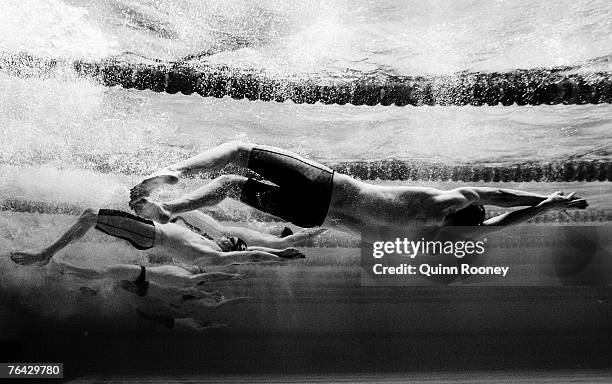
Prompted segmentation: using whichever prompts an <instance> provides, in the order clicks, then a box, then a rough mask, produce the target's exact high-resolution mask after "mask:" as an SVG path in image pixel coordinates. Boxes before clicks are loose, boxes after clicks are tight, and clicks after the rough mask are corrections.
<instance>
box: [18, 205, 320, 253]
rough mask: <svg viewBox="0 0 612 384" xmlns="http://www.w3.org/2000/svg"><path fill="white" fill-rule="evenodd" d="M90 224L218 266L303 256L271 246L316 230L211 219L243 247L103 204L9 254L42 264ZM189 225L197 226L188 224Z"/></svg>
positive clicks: (227, 238) (143, 246)
mask: <svg viewBox="0 0 612 384" xmlns="http://www.w3.org/2000/svg"><path fill="white" fill-rule="evenodd" d="M204 217H206V215H204ZM177 221H178V220H177ZM213 223H215V222H214V220H212V218H209V220H208V225H209V226H211V225H213ZM94 227H95V228H96V229H98V230H100V231H101V232H104V233H106V234H108V235H111V236H114V237H118V238H121V239H124V240H127V241H128V242H130V244H132V246H134V247H135V248H136V249H140V250H146V249H151V248H156V249H158V250H165V251H167V252H168V253H169V254H172V255H173V256H177V257H179V258H181V259H182V261H183V262H186V263H189V264H195V265H202V264H204V265H210V264H218V265H223V264H231V263H240V262H253V261H278V260H281V259H293V258H303V257H304V255H303V254H302V253H300V252H299V251H298V250H297V249H295V248H284V249H278V248H274V246H278V245H288V244H291V243H296V242H300V241H303V240H305V239H308V238H310V237H312V236H316V235H317V234H319V233H320V232H321V231H313V230H308V231H300V232H298V233H296V234H292V235H289V236H286V237H284V238H282V239H281V238H277V240H274V239H272V237H273V236H272V235H269V234H264V233H260V232H257V231H254V230H251V229H247V228H240V227H223V226H221V225H220V224H219V223H216V229H217V230H219V231H221V232H222V231H224V230H227V232H229V233H232V234H234V235H238V234H241V235H244V237H245V238H248V239H249V240H250V241H252V242H253V243H255V244H254V245H251V246H247V244H246V242H245V241H244V240H243V239H241V238H239V237H237V236H232V235H229V236H228V235H223V236H221V237H219V238H217V239H216V240H213V239H212V238H210V236H206V234H205V233H196V232H194V231H192V230H190V229H189V228H186V227H184V226H182V225H179V224H177V223H167V224H159V223H154V222H153V221H151V220H149V219H143V218H142V217H137V216H134V215H131V214H129V213H126V212H121V211H116V210H108V209H100V210H99V211H98V212H96V211H94V210H93V209H87V210H85V211H84V212H83V213H82V214H81V216H80V217H79V218H78V219H77V221H76V222H75V223H74V224H73V225H72V227H70V228H69V229H68V231H66V232H65V233H64V234H63V235H62V236H60V238H59V239H58V240H56V241H55V242H54V243H53V244H51V245H49V246H48V247H46V248H44V249H43V250H41V251H38V252H13V253H11V259H12V260H13V261H14V262H16V263H18V264H21V265H26V264H34V263H36V264H38V265H46V264H47V263H49V261H50V260H51V258H52V257H53V256H54V255H55V254H56V253H57V252H59V251H60V250H61V249H63V248H64V247H66V246H67V245H68V244H70V243H72V242H74V241H76V240H78V239H80V238H82V237H83V236H84V235H85V234H86V233H87V232H88V231H89V230H90V229H91V228H94ZM191 228H192V229H196V230H197V228H195V227H193V226H192V227H191ZM257 244H261V246H259V245H257Z"/></svg>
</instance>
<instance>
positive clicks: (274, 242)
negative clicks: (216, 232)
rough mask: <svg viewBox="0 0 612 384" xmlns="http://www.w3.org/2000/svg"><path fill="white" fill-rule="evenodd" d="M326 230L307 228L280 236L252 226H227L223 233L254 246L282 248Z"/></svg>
mask: <svg viewBox="0 0 612 384" xmlns="http://www.w3.org/2000/svg"><path fill="white" fill-rule="evenodd" d="M326 230H327V229H325V228H307V229H302V230H300V231H299V232H296V233H294V234H292V235H289V236H286V237H278V236H274V235H272V234H269V233H262V232H259V231H256V230H253V229H250V228H243V227H225V228H224V229H223V233H224V234H226V235H229V236H235V237H239V238H241V239H242V240H244V241H245V242H246V243H247V244H249V245H252V246H256V247H266V248H271V249H276V250H280V249H284V248H288V247H291V246H293V245H295V244H298V243H301V242H303V241H306V240H308V239H311V238H313V237H315V236H318V235H320V234H321V233H323V232H325V231H326Z"/></svg>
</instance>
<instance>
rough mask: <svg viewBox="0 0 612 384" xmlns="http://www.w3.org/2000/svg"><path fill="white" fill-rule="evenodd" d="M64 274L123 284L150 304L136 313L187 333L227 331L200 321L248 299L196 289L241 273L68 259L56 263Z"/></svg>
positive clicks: (139, 304) (146, 303)
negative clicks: (89, 264) (100, 266)
mask: <svg viewBox="0 0 612 384" xmlns="http://www.w3.org/2000/svg"><path fill="white" fill-rule="evenodd" d="M56 264H57V266H58V267H59V268H60V271H61V273H62V274H69V275H73V276H76V277H78V278H81V279H86V280H96V279H112V280H116V281H118V282H119V286H120V287H121V288H123V289H124V290H126V291H128V292H130V293H133V294H135V295H137V296H138V297H141V298H145V297H146V298H147V299H148V301H146V302H138V303H137V305H138V308H139V309H137V310H136V313H137V314H138V315H139V316H140V317H141V318H144V319H146V320H149V321H153V322H156V323H159V324H162V325H164V326H165V327H167V328H169V329H174V330H177V329H182V330H187V331H197V332H201V331H205V330H212V329H217V328H225V326H224V325H223V324H211V323H210V322H208V321H206V320H205V319H204V320H201V319H198V318H201V317H203V316H205V315H208V314H210V312H211V311H214V310H216V309H218V308H221V307H224V306H226V305H229V304H237V303H242V302H244V301H246V300H248V298H247V297H236V298H231V299H226V298H225V297H223V295H221V293H219V292H218V291H211V292H206V291H203V290H202V289H197V288H195V286H202V285H206V284H209V283H213V282H219V281H225V280H237V279H243V278H245V276H244V275H241V274H238V273H225V272H208V273H189V272H187V271H186V270H184V269H183V268H180V267H176V266H171V265H162V266H153V267H144V266H136V265H129V264H115V265H110V266H107V267H104V268H103V269H94V268H89V267H81V266H76V265H74V264H71V263H69V262H67V261H65V260H61V261H59V262H57V263H56ZM84 288H86V287H81V289H80V290H81V292H87V294H88V295H92V292H93V294H97V291H95V290H93V289H91V288H87V289H84Z"/></svg>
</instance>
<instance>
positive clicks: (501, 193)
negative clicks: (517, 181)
mask: <svg viewBox="0 0 612 384" xmlns="http://www.w3.org/2000/svg"><path fill="white" fill-rule="evenodd" d="M455 191H457V192H459V193H460V194H461V195H463V197H465V198H466V199H467V201H468V202H469V204H478V205H495V206H498V207H521V206H535V205H538V204H540V203H541V202H542V201H544V200H546V199H547V197H548V196H546V195H541V194H538V193H531V192H524V191H518V190H514V189H504V188H491V187H461V188H457V189H456V190H455Z"/></svg>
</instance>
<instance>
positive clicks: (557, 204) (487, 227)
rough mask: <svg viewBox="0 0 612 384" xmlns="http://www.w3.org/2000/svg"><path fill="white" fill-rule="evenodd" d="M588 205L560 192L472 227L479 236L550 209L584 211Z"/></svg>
mask: <svg viewBox="0 0 612 384" xmlns="http://www.w3.org/2000/svg"><path fill="white" fill-rule="evenodd" d="M586 207H588V203H587V202H586V200H585V199H581V198H577V197H576V196H575V195H574V194H573V193H571V194H569V195H567V196H564V195H562V194H561V192H556V193H553V194H552V195H549V196H547V197H546V199H545V200H544V201H542V202H540V203H539V204H537V205H534V206H533V207H527V208H523V209H519V210H516V211H513V212H506V213H504V214H501V215H498V216H495V217H492V218H490V219H488V220H486V221H485V222H483V223H482V225H481V226H475V227H472V228H473V230H474V232H475V233H477V234H480V235H484V234H487V233H491V232H495V231H499V230H501V229H504V228H507V227H509V226H511V225H516V224H520V223H523V222H525V221H527V220H529V219H531V218H533V217H535V216H537V215H539V214H541V213H544V212H546V211H549V210H552V209H585V208H586Z"/></svg>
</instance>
